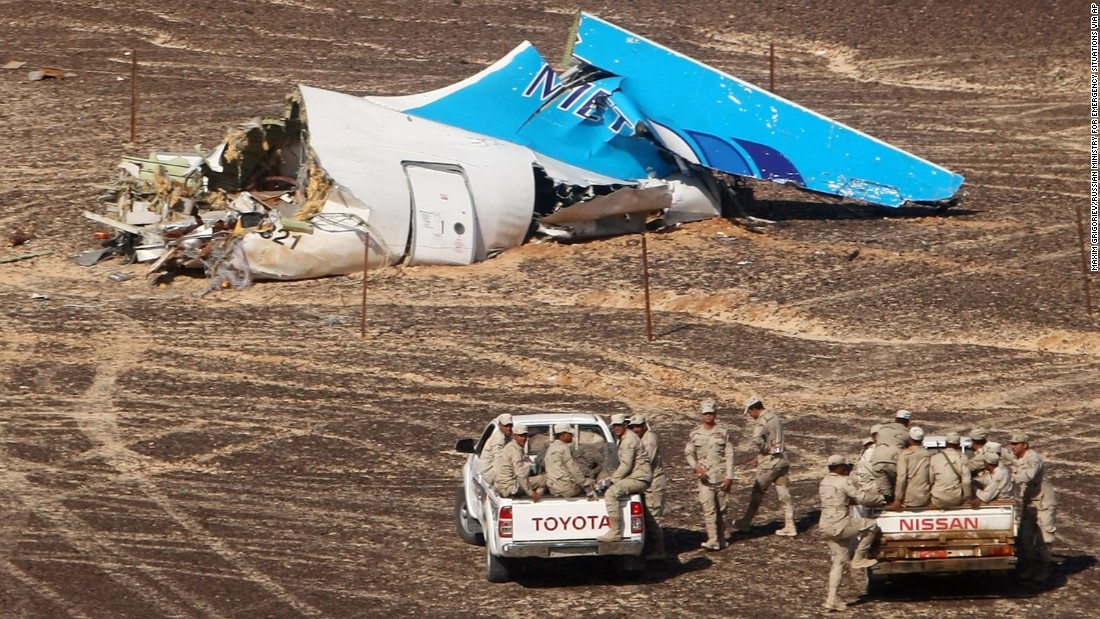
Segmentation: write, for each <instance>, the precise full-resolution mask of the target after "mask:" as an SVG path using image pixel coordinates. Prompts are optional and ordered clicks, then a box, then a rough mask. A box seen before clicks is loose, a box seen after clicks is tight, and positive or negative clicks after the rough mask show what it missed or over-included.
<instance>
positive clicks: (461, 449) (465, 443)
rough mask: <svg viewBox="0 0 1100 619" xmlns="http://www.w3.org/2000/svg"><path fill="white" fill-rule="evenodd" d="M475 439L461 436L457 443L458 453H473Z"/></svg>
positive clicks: (456, 449)
mask: <svg viewBox="0 0 1100 619" xmlns="http://www.w3.org/2000/svg"><path fill="white" fill-rule="evenodd" d="M474 446H475V443H474V439H472V438H460V439H458V441H457V442H456V443H455V451H457V452H458V453H464V454H472V453H474Z"/></svg>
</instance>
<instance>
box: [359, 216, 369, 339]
mask: <svg viewBox="0 0 1100 619" xmlns="http://www.w3.org/2000/svg"><path fill="white" fill-rule="evenodd" d="M368 264H370V232H367V231H366V230H363V308H362V312H361V313H360V317H359V337H361V338H366V337H367V265H368Z"/></svg>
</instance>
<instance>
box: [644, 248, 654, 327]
mask: <svg viewBox="0 0 1100 619" xmlns="http://www.w3.org/2000/svg"><path fill="white" fill-rule="evenodd" d="M645 237H646V234H645V231H642V286H643V287H644V288H645V337H646V339H647V340H649V341H650V342H652V341H653V315H652V314H651V313H650V311H649V249H648V248H647V247H646V242H645Z"/></svg>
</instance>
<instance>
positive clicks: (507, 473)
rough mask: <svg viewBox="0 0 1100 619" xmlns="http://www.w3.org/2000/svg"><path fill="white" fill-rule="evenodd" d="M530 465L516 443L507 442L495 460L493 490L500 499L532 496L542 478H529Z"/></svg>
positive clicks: (521, 448)
mask: <svg viewBox="0 0 1100 619" xmlns="http://www.w3.org/2000/svg"><path fill="white" fill-rule="evenodd" d="M530 471H531V463H530V461H529V460H528V459H527V456H526V454H524V453H523V447H521V446H520V444H519V443H518V442H516V441H509V442H508V444H507V445H505V446H504V449H503V450H501V452H500V455H499V456H497V459H496V479H494V480H493V489H494V490H496V491H497V494H499V495H500V496H502V497H509V496H513V495H516V494H519V493H520V492H521V491H522V492H523V493H524V494H526V495H528V496H532V495H534V494H535V490H537V489H538V486H539V484H540V482H541V481H542V476H536V477H530V476H529V473H530Z"/></svg>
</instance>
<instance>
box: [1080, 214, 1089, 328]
mask: <svg viewBox="0 0 1100 619" xmlns="http://www.w3.org/2000/svg"><path fill="white" fill-rule="evenodd" d="M1077 240H1078V241H1079V242H1080V244H1081V273H1082V274H1083V275H1084V278H1085V308H1086V311H1088V313H1089V316H1092V287H1091V286H1090V281H1089V256H1088V252H1086V251H1085V224H1084V223H1082V219H1081V205H1080V204H1078V205H1077Z"/></svg>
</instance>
